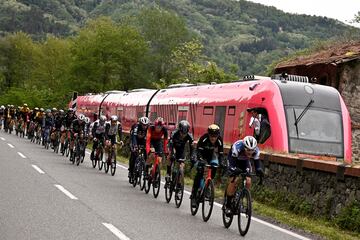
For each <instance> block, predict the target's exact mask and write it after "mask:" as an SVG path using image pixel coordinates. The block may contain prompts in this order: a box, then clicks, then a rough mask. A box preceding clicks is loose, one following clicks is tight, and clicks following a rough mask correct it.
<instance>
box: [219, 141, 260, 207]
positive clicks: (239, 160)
mask: <svg viewBox="0 0 360 240" xmlns="http://www.w3.org/2000/svg"><path fill="white" fill-rule="evenodd" d="M259 156H260V150H259V147H258V146H257V141H256V139H255V138H254V137H253V136H246V137H245V138H244V139H242V140H237V141H236V142H234V144H233V145H232V146H231V149H230V151H229V154H228V162H229V167H228V171H227V175H228V185H227V188H226V194H227V201H226V210H225V211H226V212H227V213H228V214H231V201H232V199H233V198H234V194H235V190H236V184H237V183H238V182H239V175H240V173H242V172H243V173H250V172H252V169H251V164H250V159H254V165H255V170H256V174H257V175H258V176H262V175H263V170H262V168H261V165H260V161H259ZM245 186H246V188H247V189H250V187H251V178H250V177H246V184H245Z"/></svg>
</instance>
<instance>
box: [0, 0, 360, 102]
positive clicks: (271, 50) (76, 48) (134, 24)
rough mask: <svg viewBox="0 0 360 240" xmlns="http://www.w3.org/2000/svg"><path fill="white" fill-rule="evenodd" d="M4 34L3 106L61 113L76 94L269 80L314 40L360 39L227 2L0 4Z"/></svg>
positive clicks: (38, 0)
mask: <svg viewBox="0 0 360 240" xmlns="http://www.w3.org/2000/svg"><path fill="white" fill-rule="evenodd" d="M104 15H105V16H108V17H104ZM0 31H1V35H2V37H0V103H1V104H6V103H12V104H21V103H22V102H23V101H26V102H27V103H28V104H30V105H33V106H34V105H36V106H56V107H60V106H63V105H64V104H65V103H66V102H67V101H68V99H69V98H70V96H71V93H72V91H78V92H80V93H86V92H103V91H106V90H111V89H118V90H128V89H132V88H141V87H155V88H156V87H165V86H167V85H169V84H172V83H181V82H190V83H199V82H206V83H209V82H229V81H232V80H236V79H238V78H239V76H241V75H245V74H264V73H265V72H266V71H267V67H268V66H269V64H271V63H273V62H274V61H278V60H279V59H281V58H282V57H286V56H288V55H291V54H293V53H294V52H296V51H298V50H302V49H305V48H308V47H309V46H312V45H313V44H314V43H315V42H317V41H320V40H322V41H323V40H339V39H340V40H343V39H344V38H346V39H350V38H354V37H356V36H359V29H356V28H352V27H349V26H347V25H344V24H343V23H341V22H338V21H335V20H332V19H327V18H321V17H311V16H304V15H291V14H286V13H284V12H282V11H279V10H276V9H275V8H272V7H265V6H262V5H260V4H254V3H251V2H246V1H230V0H223V1H220V0H202V1H200V0H193V1H186V0H177V1H165V0H158V1H144V0H132V1H121V0H113V1H110V0H103V1H100V0H22V1H15V0H7V1H3V0H0Z"/></svg>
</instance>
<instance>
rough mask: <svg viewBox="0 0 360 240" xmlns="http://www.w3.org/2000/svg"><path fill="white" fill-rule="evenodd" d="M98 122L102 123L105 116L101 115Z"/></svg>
mask: <svg viewBox="0 0 360 240" xmlns="http://www.w3.org/2000/svg"><path fill="white" fill-rule="evenodd" d="M99 120H100V123H104V122H105V121H106V120H107V119H106V116H104V115H101V116H100V118H99Z"/></svg>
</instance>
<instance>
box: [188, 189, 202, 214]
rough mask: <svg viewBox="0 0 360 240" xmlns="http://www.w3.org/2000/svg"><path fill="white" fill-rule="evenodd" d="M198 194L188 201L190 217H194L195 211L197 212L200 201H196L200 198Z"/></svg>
mask: <svg viewBox="0 0 360 240" xmlns="http://www.w3.org/2000/svg"><path fill="white" fill-rule="evenodd" d="M198 195H199V194H197V196H194V198H193V199H191V201H190V211H191V215H193V216H195V215H196V213H197V211H198V210H199V205H200V201H199V200H198V199H199V198H200V196H198ZM194 201H195V202H196V205H194V206H193V205H192V202H194Z"/></svg>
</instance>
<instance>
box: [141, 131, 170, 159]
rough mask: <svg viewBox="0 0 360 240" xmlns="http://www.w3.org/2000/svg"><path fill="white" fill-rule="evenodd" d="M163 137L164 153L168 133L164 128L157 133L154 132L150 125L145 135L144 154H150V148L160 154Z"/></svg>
mask: <svg viewBox="0 0 360 240" xmlns="http://www.w3.org/2000/svg"><path fill="white" fill-rule="evenodd" d="M162 137H164V145H163V148H164V152H165V153H166V152H167V150H166V146H167V142H168V131H167V129H166V127H164V126H163V127H162V128H161V130H160V131H159V132H156V130H155V126H154V125H152V126H150V127H149V128H148V129H147V134H146V153H149V152H150V146H151V145H152V146H153V147H154V148H155V152H157V153H162V149H161V148H162V146H161V138H162Z"/></svg>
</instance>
